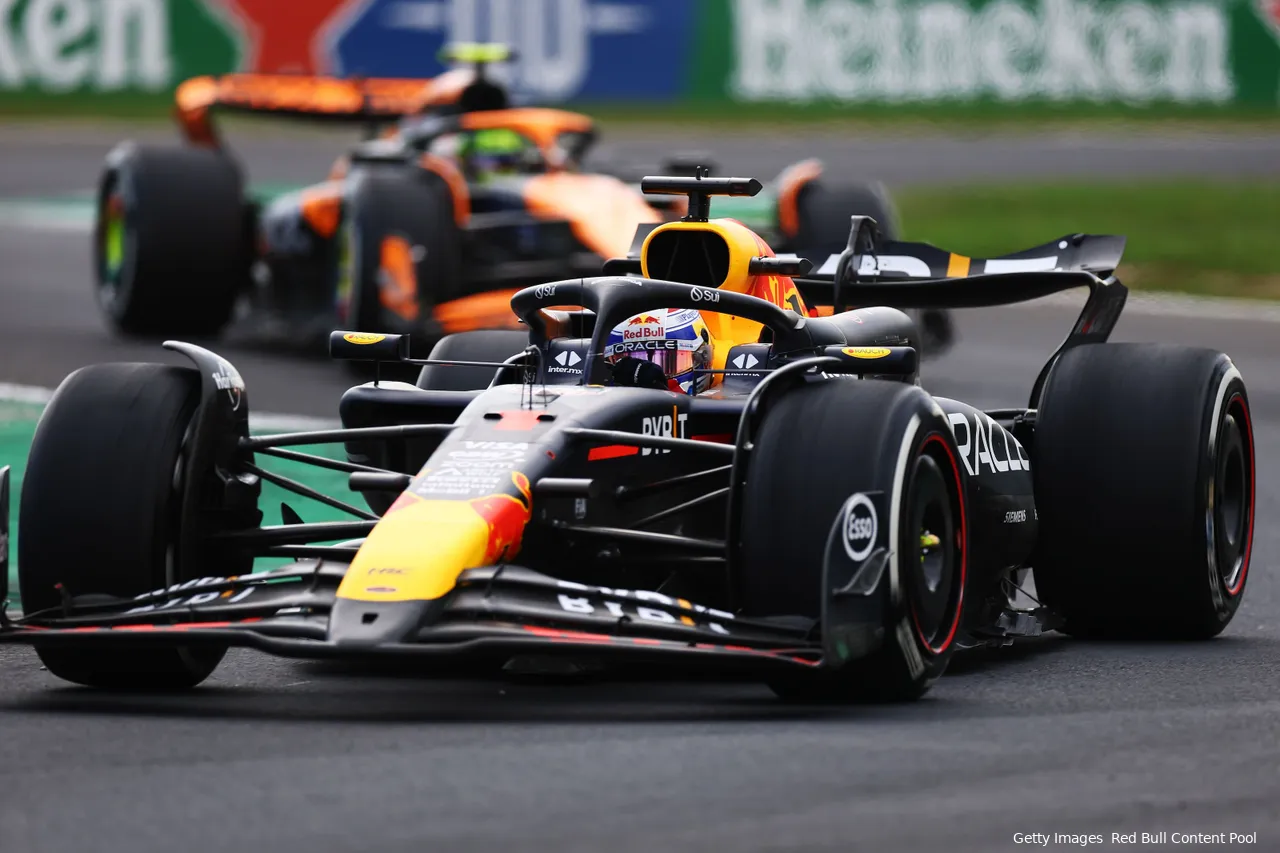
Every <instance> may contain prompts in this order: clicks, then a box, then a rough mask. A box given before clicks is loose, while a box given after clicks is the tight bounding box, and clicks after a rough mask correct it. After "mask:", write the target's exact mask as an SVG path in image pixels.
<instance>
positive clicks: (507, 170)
mask: <svg viewBox="0 0 1280 853" xmlns="http://www.w3.org/2000/svg"><path fill="white" fill-rule="evenodd" d="M537 158H538V152H537V150H536V149H535V148H534V147H533V145H532V143H531V142H529V140H527V139H525V138H524V137H523V136H521V135H520V134H519V133H516V132H515V131H514V130H511V129H509V128H505V127H495V128H488V129H485V130H476V131H471V132H470V133H465V134H463V135H462V138H461V139H460V140H459V144H458V159H459V160H461V161H462V165H463V168H464V169H465V170H466V171H467V172H468V173H469V174H470V175H472V176H473V177H474V178H484V177H487V176H489V175H498V174H514V173H518V172H521V171H526V170H528V169H529V168H530V167H532V166H534V165H536V162H537Z"/></svg>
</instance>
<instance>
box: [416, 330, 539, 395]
mask: <svg viewBox="0 0 1280 853" xmlns="http://www.w3.org/2000/svg"><path fill="white" fill-rule="evenodd" d="M528 346H529V333H528V332H518V331H506V330H499V329H495V330H489V331H476V332H459V333H458V334H456V335H446V336H445V337H443V338H441V339H440V341H439V343H437V344H436V345H435V347H434V348H432V350H431V355H430V356H429V357H430V358H432V359H436V360H439V361H488V362H503V361H506V360H507V359H509V358H511V356H513V355H515V354H516V353H518V352H520V351H521V350H523V349H525V348H526V347H528ZM497 373H498V371H497V370H495V369H493V368H491V367H446V366H444V365H434V364H428V365H425V366H424V367H423V368H422V372H421V373H419V374H418V387H419V388H423V389H425V390H428V391H479V390H482V389H484V388H488V387H489V385H490V383H492V382H493V379H494V377H495V376H497Z"/></svg>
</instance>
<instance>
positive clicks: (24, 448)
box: [0, 399, 364, 604]
mask: <svg viewBox="0 0 1280 853" xmlns="http://www.w3.org/2000/svg"><path fill="white" fill-rule="evenodd" d="M43 408H44V407H43V406H40V405H36V404H30V403H14V402H6V401H4V400H2V399H0V467H3V466H5V465H9V466H11V467H12V468H13V473H12V482H11V484H10V487H11V489H12V491H11V494H10V498H11V502H10V507H9V523H10V538H9V557H10V560H11V563H10V574H9V598H10V603H11V604H16V603H17V599H18V588H17V584H18V575H17V567H18V505H19V503H21V500H20V498H21V495H22V478H23V475H24V474H25V473H26V462H27V453H28V452H29V451H30V448H31V437H32V436H33V435H34V434H35V429H36V421H37V420H39V418H40V413H41V412H42V411H43ZM271 431H275V430H254V432H255V433H262V432H271ZM295 449H298V450H302V451H304V452H307V453H314V454H317V455H319V456H327V457H329V458H331V459H341V458H345V457H344V456H343V455H342V446H341V445H334V444H324V445H315V446H312V447H300V448H295ZM258 464H260V465H262V466H263V467H264V468H267V469H269V470H271V471H273V472H275V473H277V474H282V475H284V476H286V477H290V478H292V479H295V480H300V481H303V482H305V483H306V484H307V485H309V486H311V487H312V488H314V489H318V490H319V491H321V492H324V493H325V494H328V495H332V496H334V497H337V498H340V499H343V500H346V501H349V502H350V503H353V504H356V505H358V506H364V501H363V500H362V499H361V497H360V496H359V495H357V494H355V493H354V492H351V491H349V490H348V488H347V475H346V474H342V473H338V472H336V471H328V470H325V469H323V468H316V467H314V466H311V465H303V464H301V463H298V462H290V461H287V460H283V459H272V458H270V457H263V456H260V457H259V458H258ZM282 503H287V504H289V506H290V507H292V508H293V509H294V510H296V511H297V512H298V514H299V515H301V516H302V518H303V520H304V521H349V520H351V516H349V515H347V514H346V513H344V512H341V511H340V510H336V509H333V508H332V507H329V506H326V505H324V504H322V503H319V502H317V501H314V500H311V499H310V498H304V497H300V496H298V495H295V494H293V493H292V492H288V491H285V490H284V489H281V488H280V487H278V486H275V485H272V484H271V483H263V484H262V497H261V499H260V500H259V503H258V507H259V509H261V510H262V513H263V519H262V523H263V524H280V523H282V516H281V513H280V505H281V504H282ZM290 562H292V560H289V559H287V558H283V557H281V558H268V557H264V558H260V559H258V560H256V561H255V563H254V570H255V571H259V572H261V571H266V570H267V569H271V568H275V567H276V566H281V565H285V564H288V563H290Z"/></svg>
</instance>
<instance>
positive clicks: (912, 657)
mask: <svg viewBox="0 0 1280 853" xmlns="http://www.w3.org/2000/svg"><path fill="white" fill-rule="evenodd" d="M964 490H965V474H964V472H963V471H962V469H961V467H960V462H959V452H958V451H957V449H956V445H955V438H954V436H953V435H952V433H951V429H950V428H949V426H948V425H947V419H946V417H945V416H944V415H943V413H942V410H941V409H940V408H938V406H937V404H936V403H934V402H933V400H932V398H930V397H929V395H928V394H927V393H925V392H924V391H923V390H921V389H920V388H918V387H916V386H904V385H902V384H901V383H897V382H883V381H878V380H865V381H857V380H851V379H831V380H828V381H826V382H821V383H815V384H811V385H806V386H802V387H800V388H798V389H796V390H793V391H790V392H788V393H786V394H784V395H783V396H782V397H781V398H780V399H778V400H777V402H776V403H775V404H774V405H773V406H772V407H770V408H769V409H768V410H767V412H766V414H765V415H764V419H763V421H762V423H761V425H760V428H759V431H758V433H757V434H756V437H755V439H754V446H753V448H752V449H751V451H750V456H749V458H748V461H747V462H746V481H745V485H744V487H743V493H742V514H741V527H740V528H739V529H740V530H741V536H740V540H739V541H740V543H741V548H740V549H739V551H738V553H739V554H740V557H739V566H740V572H741V573H740V575H739V577H740V581H741V591H742V603H743V607H744V615H746V616H748V617H758V618H774V619H787V620H788V621H791V620H795V619H796V618H803V619H807V620H811V621H817V620H820V617H821V613H822V610H823V597H824V595H825V594H826V593H827V592H828V591H827V590H824V588H823V586H824V584H823V578H824V562H825V560H826V553H827V548H828V543H832V545H831V547H844V546H845V545H847V544H849V543H848V542H847V541H846V540H845V539H844V538H843V537H846V536H848V535H849V533H848V530H846V527H847V526H848V522H849V518H850V515H851V513H852V509H851V507H854V506H857V505H859V504H860V503H861V505H863V506H866V505H867V504H866V503H865V501H867V500H875V499H876V498H875V494H876V493H877V492H878V493H880V495H881V498H880V500H882V501H883V506H884V507H885V512H884V513H883V514H882V515H879V516H877V515H876V512H875V510H874V509H872V510H871V511H870V512H871V518H872V519H875V520H874V521H873V522H872V524H871V528H872V529H871V531H870V532H869V533H868V534H867V535H869V537H870V538H869V539H868V545H869V544H870V543H871V542H874V541H875V539H876V537H877V536H878V532H879V530H880V529H881V527H885V528H887V538H886V541H887V542H888V543H890V544H889V552H890V559H889V562H888V567H887V569H886V570H885V571H884V574H883V575H882V576H881V578H880V580H879V582H878V583H877V585H876V586H875V587H874V588H873V591H872V592H871V593H870V598H871V599H872V600H876V599H878V612H879V613H880V614H882V619H881V620H880V623H879V624H876V625H874V626H871V627H870V628H869V630H870V631H871V632H872V633H873V635H878V637H879V638H880V642H879V645H878V647H875V648H874V649H873V650H871V651H869V653H867V654H866V655H864V656H862V657H856V656H855V657H853V658H852V659H851V660H849V661H848V662H847V663H843V664H836V663H831V664H830V665H829V666H824V668H822V669H820V670H817V671H814V672H799V673H796V675H795V676H794V677H787V678H781V679H775V680H774V681H773V682H771V684H770V686H771V687H772V688H773V690H774V692H775V693H777V694H778V695H779V696H781V697H782V698H784V699H789V700H798V701H806V702H814V701H908V700H913V699H917V698H919V697H920V696H922V695H923V694H924V693H925V692H926V691H927V690H928V689H929V687H930V686H931V685H932V684H933V682H934V681H935V680H936V679H937V678H938V677H939V676H941V675H942V672H943V670H944V669H946V666H947V663H948V661H949V660H950V659H951V655H952V654H953V653H954V651H955V647H956V640H957V638H958V636H959V630H960V621H961V616H962V613H963V609H964V591H965V583H966V572H967V562H968V552H967V547H968V544H967V543H968V540H969V537H968V531H967V529H966V523H967V522H966V515H965V509H966V508H965V504H964V494H965V491H964ZM859 495H861V496H862V497H858V496H859ZM837 527H838V528H839V529H838V531H836V532H835V533H833V529H834V528H837ZM837 536H838V537H840V538H839V539H836V538H834V537H837ZM836 543H839V544H836ZM819 627H821V628H825V627H826V626H819Z"/></svg>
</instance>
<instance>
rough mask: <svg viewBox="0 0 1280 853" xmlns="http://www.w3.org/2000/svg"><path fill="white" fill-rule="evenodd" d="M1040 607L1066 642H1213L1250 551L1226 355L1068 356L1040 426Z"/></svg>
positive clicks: (1240, 414)
mask: <svg viewBox="0 0 1280 853" xmlns="http://www.w3.org/2000/svg"><path fill="white" fill-rule="evenodd" d="M1031 473H1032V475H1033V476H1034V478H1035V492H1036V507H1037V512H1038V514H1039V523H1040V528H1039V530H1040V532H1039V542H1038V544H1037V550H1036V553H1035V555H1034V559H1033V560H1032V564H1031V565H1032V570H1033V576H1034V578H1035V586H1036V592H1037V595H1038V597H1039V598H1040V600H1041V601H1043V602H1044V604H1046V605H1047V606H1048V607H1050V608H1051V609H1052V610H1054V611H1056V612H1057V613H1058V614H1059V615H1060V616H1061V617H1062V618H1063V619H1064V620H1065V630H1066V631H1067V632H1068V633H1071V634H1074V635H1077V636H1085V637H1095V638H1133V639H1208V638H1210V637H1213V636H1215V635H1217V634H1219V633H1220V632H1221V631H1222V630H1223V629H1224V628H1226V626H1227V623H1229V622H1230V621H1231V618H1232V616H1234V615H1235V612H1236V608H1238V607H1239V606H1240V599H1241V597H1242V596H1243V595H1244V587H1245V582H1246V580H1247V579H1248V573H1249V557H1250V551H1251V545H1252V541H1253V507H1254V442H1253V428H1252V423H1251V420H1250V409H1249V397H1248V394H1247V392H1246V391H1245V386H1244V380H1243V379H1242V378H1241V377H1240V372H1239V371H1238V370H1237V369H1236V368H1235V366H1234V365H1233V364H1232V363H1231V360H1230V359H1229V358H1228V357H1227V356H1225V355H1223V354H1222V353H1219V352H1215V351H1213V350H1208V349H1199V348H1192V347H1184V346H1175V345H1168V344H1093V345H1086V346H1080V347H1076V348H1074V349H1070V350H1068V351H1067V352H1066V353H1064V354H1063V355H1062V357H1061V358H1060V359H1059V360H1058V362H1057V363H1056V364H1055V365H1054V366H1053V368H1052V369H1051V371H1050V373H1049V377H1048V381H1047V382H1046V383H1045V386H1044V393H1043V396H1042V398H1041V402H1040V407H1039V411H1038V413H1037V415H1036V430H1035V443H1034V448H1033V455H1032V466H1031Z"/></svg>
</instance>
